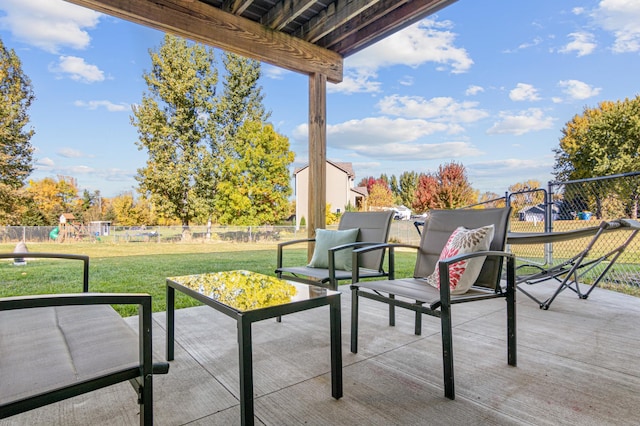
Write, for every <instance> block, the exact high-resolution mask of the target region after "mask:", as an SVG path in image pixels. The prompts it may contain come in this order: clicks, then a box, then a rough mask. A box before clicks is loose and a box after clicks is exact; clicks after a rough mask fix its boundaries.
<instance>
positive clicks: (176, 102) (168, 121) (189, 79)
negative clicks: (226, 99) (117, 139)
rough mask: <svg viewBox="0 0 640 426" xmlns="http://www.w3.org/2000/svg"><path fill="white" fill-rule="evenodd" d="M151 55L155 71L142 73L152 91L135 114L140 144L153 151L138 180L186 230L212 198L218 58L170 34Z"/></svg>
mask: <svg viewBox="0 0 640 426" xmlns="http://www.w3.org/2000/svg"><path fill="white" fill-rule="evenodd" d="M150 55H151V62H152V69H151V71H150V72H147V73H145V74H144V75H143V77H144V80H145V82H146V84H147V88H148V90H149V93H145V94H143V98H142V102H141V104H140V105H138V106H134V107H133V117H132V118H131V122H132V124H133V125H134V126H136V127H137V130H138V135H139V140H138V141H137V145H138V148H139V149H141V150H143V149H144V150H146V151H147V153H148V155H149V158H148V160H147V164H146V167H143V168H141V169H138V175H137V176H136V179H137V180H138V182H139V183H140V191H141V192H142V194H143V195H145V196H147V197H149V198H150V200H151V202H152V203H153V204H154V206H155V208H156V209H157V211H158V214H160V215H161V216H164V217H168V218H178V219H179V220H180V222H181V223H182V225H183V227H184V229H185V232H187V229H188V226H189V223H190V222H191V221H192V220H193V219H194V218H195V217H197V216H198V215H202V214H203V213H204V212H205V210H206V204H207V198H210V197H211V192H210V191H211V176H212V170H211V164H212V160H211V153H210V152H209V151H208V150H207V147H208V145H210V141H211V139H212V135H211V132H210V129H211V127H210V126H211V121H212V120H213V119H214V118H215V104H216V102H215V87H216V84H217V82H218V73H217V70H216V69H215V56H214V53H213V50H212V49H208V48H206V47H204V46H203V45H200V44H194V43H188V42H187V41H186V40H184V39H181V38H178V37H174V36H171V35H166V36H165V38H164V42H163V44H162V45H161V46H160V48H159V49H158V50H156V51H153V50H152V51H150Z"/></svg>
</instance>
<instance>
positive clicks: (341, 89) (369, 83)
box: [327, 69, 382, 94]
mask: <svg viewBox="0 0 640 426" xmlns="http://www.w3.org/2000/svg"><path fill="white" fill-rule="evenodd" d="M377 76H378V74H377V73H376V72H372V71H369V70H355V69H347V70H346V71H345V75H344V78H343V79H342V81H341V82H340V83H338V84H327V92H328V93H345V94H351V93H378V92H380V91H381V89H380V86H381V85H382V83H380V82H379V81H375V80H374V79H375V78H376V77H377Z"/></svg>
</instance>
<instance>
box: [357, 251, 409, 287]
mask: <svg viewBox="0 0 640 426" xmlns="http://www.w3.org/2000/svg"><path fill="white" fill-rule="evenodd" d="M399 247H404V248H411V249H415V250H419V249H420V247H418V246H415V245H411V244H400V243H382V244H380V243H373V244H372V245H369V244H366V245H365V246H364V247H361V248H358V249H355V250H354V251H353V254H352V256H353V257H352V262H351V263H352V265H353V273H352V282H353V283H357V282H358V281H360V274H359V271H360V265H359V263H358V255H359V254H361V253H367V252H370V251H374V250H387V249H388V250H389V256H388V257H387V262H388V269H389V279H390V280H393V279H395V267H396V263H395V249H396V248H399Z"/></svg>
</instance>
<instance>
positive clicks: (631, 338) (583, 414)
mask: <svg viewBox="0 0 640 426" xmlns="http://www.w3.org/2000/svg"><path fill="white" fill-rule="evenodd" d="M544 287H545V284H538V285H537V286H535V288H534V289H533V291H534V292H542V293H544V292H545V291H546V292H548V291H550V290H549V288H546V289H545V288H544ZM341 290H342V292H343V296H342V340H343V374H344V397H343V398H342V399H340V400H335V399H333V398H332V397H331V382H330V374H329V372H330V359H329V309H328V307H321V308H317V309H313V310H309V311H305V312H301V313H297V314H293V315H288V316H285V317H284V318H283V321H282V323H276V322H275V321H274V320H266V321H262V322H259V323H256V324H254V326H253V339H254V340H253V361H254V393H255V395H256V399H255V413H256V417H255V421H256V424H265V425H297V424H307V425H360V424H362V425H390V424H398V425H417V424H427V423H428V424H443V425H444V424H446V425H452V424H465V425H472V424H482V425H489V424H499V425H505V424H535V425H542V424H549V425H551V424H553V425H557V424H585V425H596V424H597V425H605V424H611V425H613V424H615V425H621V424H637V421H638V404H639V403H640V365H639V364H638V354H640V329H639V327H638V324H640V299H639V298H635V297H632V296H627V295H623V294H619V293H614V292H610V291H607V290H603V289H596V290H595V291H594V292H593V293H592V295H591V297H590V298H589V299H588V300H579V299H578V298H577V297H576V296H575V295H574V294H573V293H571V292H564V293H562V294H561V295H560V296H559V297H558V299H557V300H556V301H555V302H554V304H553V306H552V307H551V308H550V310H548V311H542V310H540V309H539V308H538V307H537V305H536V304H535V303H533V302H532V301H531V300H529V299H528V298H526V297H524V296H523V295H522V294H521V293H518V294H517V297H518V310H517V319H518V367H515V368H514V367H509V366H508V365H507V359H506V358H507V345H506V313H505V306H504V303H505V301H504V300H491V301H486V302H479V303H468V304H462V305H457V306H455V308H454V310H453V320H454V351H455V373H456V400H454V401H451V400H448V399H446V398H445V397H444V394H443V387H442V354H441V339H440V330H439V327H440V322H439V321H437V320H435V319H432V318H429V317H425V319H424V322H423V335H422V336H414V335H413V334H412V333H413V315H412V313H409V312H404V311H402V310H399V311H398V313H397V323H396V324H397V325H396V327H395V328H391V327H388V326H387V319H386V314H387V308H386V305H382V304H379V303H378V304H376V303H374V302H371V301H368V300H364V299H363V300H361V302H360V315H361V320H360V340H359V341H360V346H359V353H358V354H356V355H354V354H352V353H351V352H349V334H350V333H349V327H350V318H349V315H350V292H349V290H348V286H343V287H342V288H341ZM130 321H131V324H132V326H133V325H134V323H136V319H135V318H131V320H130ZM154 326H155V328H154V345H155V346H154V352H155V357H156V358H158V359H164V349H165V315H164V313H158V314H154ZM238 387H239V383H238V353H237V343H236V325H235V321H234V320H232V319H230V318H229V317H226V316H224V315H222V314H220V313H218V312H216V311H214V310H213V309H210V308H208V307H196V308H188V309H182V310H178V311H176V357H175V361H172V362H171V369H170V371H169V374H168V375H166V376H162V375H160V376H156V377H155V378H154V410H155V423H156V424H158V425H185V424H189V425H233V424H239V423H240V408H239V402H238V399H237V395H238ZM131 392H132V389H131V387H130V386H129V385H128V384H126V383H125V384H120V385H117V386H112V387H110V388H107V389H103V390H99V391H96V392H93V393H90V394H86V395H83V396H80V397H75V398H72V399H69V400H67V401H63V402H60V403H56V404H53V405H50V406H47V407H43V408H40V409H37V410H34V411H31V412H29V413H25V414H22V415H18V416H14V417H12V418H9V419H5V420H4V421H0V425H9V424H11V425H15V424H20V425H35V424H47V425H53V424H56V425H86V424H92V425H129V424H130V425H136V424H138V423H139V420H138V416H137V412H138V406H137V404H135V401H134V400H133V398H131Z"/></svg>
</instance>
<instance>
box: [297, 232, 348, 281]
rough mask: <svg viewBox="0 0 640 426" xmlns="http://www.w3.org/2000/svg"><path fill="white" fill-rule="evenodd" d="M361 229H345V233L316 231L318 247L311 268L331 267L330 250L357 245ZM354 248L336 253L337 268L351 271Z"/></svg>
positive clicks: (312, 258)
mask: <svg viewBox="0 0 640 426" xmlns="http://www.w3.org/2000/svg"><path fill="white" fill-rule="evenodd" d="M358 232H360V229H358V228H354V229H345V230H344V231H330V230H327V229H316V247H315V249H314V250H313V256H311V262H310V263H309V265H307V266H309V267H310V268H328V267H329V249H330V248H332V247H336V246H341V245H343V244H350V243H355V242H356V240H357V239H358ZM352 253H353V249H352V248H348V249H344V250H338V251H337V252H336V253H335V264H334V266H335V268H336V269H340V270H343V271H350V270H351V263H352V262H351V255H352Z"/></svg>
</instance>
